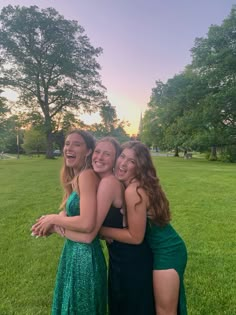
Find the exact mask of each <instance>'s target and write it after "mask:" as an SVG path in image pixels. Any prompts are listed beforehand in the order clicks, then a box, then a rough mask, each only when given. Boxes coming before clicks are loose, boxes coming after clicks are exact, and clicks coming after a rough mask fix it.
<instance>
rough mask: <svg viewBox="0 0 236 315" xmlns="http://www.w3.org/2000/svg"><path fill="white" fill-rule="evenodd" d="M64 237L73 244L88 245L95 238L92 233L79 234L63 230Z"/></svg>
mask: <svg viewBox="0 0 236 315" xmlns="http://www.w3.org/2000/svg"><path fill="white" fill-rule="evenodd" d="M64 237H66V238H67V239H69V240H71V241H74V242H79V243H86V244H89V243H91V242H92V241H93V240H94V238H95V237H96V234H95V233H93V232H92V233H80V232H76V231H71V230H67V229H65V230H64Z"/></svg>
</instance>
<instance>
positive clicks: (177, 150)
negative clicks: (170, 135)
mask: <svg viewBox="0 0 236 315" xmlns="http://www.w3.org/2000/svg"><path fill="white" fill-rule="evenodd" d="M174 156H177V157H179V148H178V147H175V154H174Z"/></svg>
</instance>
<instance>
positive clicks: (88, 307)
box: [51, 192, 107, 315]
mask: <svg viewBox="0 0 236 315" xmlns="http://www.w3.org/2000/svg"><path fill="white" fill-rule="evenodd" d="M79 201H80V200H79V196H78V195H77V193H76V192H72V194H71V195H70V197H69V198H68V201H67V204H66V211H67V215H68V216H75V215H79V211H80V209H79ZM106 310H107V270H106V262H105V258H104V255H103V252H102V248H101V244H100V241H99V239H98V238H96V239H95V240H94V241H93V242H92V243H90V244H85V243H79V242H73V241H71V240H68V239H67V240H66V241H65V244H64V248H63V250H62V254H61V258H60V262H59V266H58V271H57V277H56V285H55V289H54V297H53V305H52V313H51V314H52V315H105V314H106Z"/></svg>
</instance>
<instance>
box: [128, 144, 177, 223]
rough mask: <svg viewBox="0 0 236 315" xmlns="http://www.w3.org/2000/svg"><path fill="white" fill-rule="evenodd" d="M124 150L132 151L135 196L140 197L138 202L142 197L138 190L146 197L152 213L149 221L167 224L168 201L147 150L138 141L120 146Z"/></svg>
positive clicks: (168, 215) (168, 218) (169, 217)
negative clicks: (134, 164)
mask: <svg viewBox="0 0 236 315" xmlns="http://www.w3.org/2000/svg"><path fill="white" fill-rule="evenodd" d="M124 149H131V150H133V151H134V154H135V161H136V175H135V177H134V178H135V179H137V181H138V182H139V185H138V186H137V194H138V195H139V197H140V202H141V201H142V197H141V195H140V194H139V192H138V189H139V188H142V189H144V190H145V192H146V193H147V195H148V198H149V209H150V210H151V212H152V216H150V217H149V219H150V220H151V221H152V222H153V223H155V224H157V225H160V226H164V225H166V224H168V223H169V222H170V219H171V215H170V209H169V201H168V199H167V197H166V195H165V193H164V191H163V190H162V187H161V185H160V179H159V178H158V176H157V174H156V169H155V167H154V165H153V162H152V158H151V155H150V152H149V149H148V148H147V146H146V145H144V144H143V143H142V142H140V141H129V142H126V143H124V144H123V145H122V151H123V150H124ZM134 178H133V179H134ZM131 181H132V179H131Z"/></svg>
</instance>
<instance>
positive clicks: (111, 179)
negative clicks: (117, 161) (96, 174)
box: [100, 175, 121, 186]
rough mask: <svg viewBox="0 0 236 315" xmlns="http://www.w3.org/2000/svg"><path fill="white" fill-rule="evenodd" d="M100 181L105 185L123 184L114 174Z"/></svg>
mask: <svg viewBox="0 0 236 315" xmlns="http://www.w3.org/2000/svg"><path fill="white" fill-rule="evenodd" d="M100 183H103V184H104V185H113V186H114V185H115V186H117V185H121V183H120V181H119V180H118V179H117V178H116V177H115V176H114V175H109V176H106V177H104V178H102V179H101V181H100Z"/></svg>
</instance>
